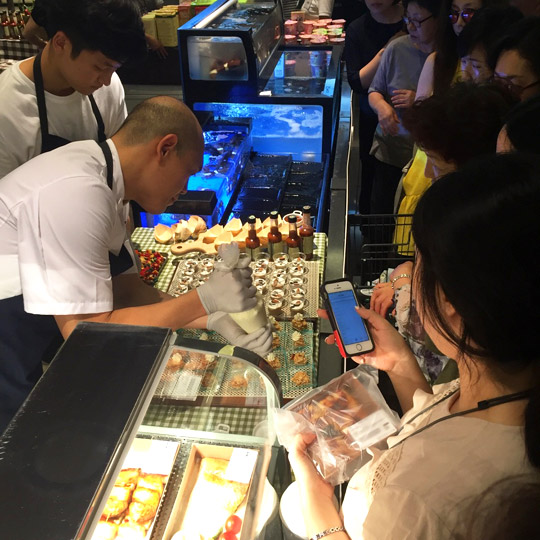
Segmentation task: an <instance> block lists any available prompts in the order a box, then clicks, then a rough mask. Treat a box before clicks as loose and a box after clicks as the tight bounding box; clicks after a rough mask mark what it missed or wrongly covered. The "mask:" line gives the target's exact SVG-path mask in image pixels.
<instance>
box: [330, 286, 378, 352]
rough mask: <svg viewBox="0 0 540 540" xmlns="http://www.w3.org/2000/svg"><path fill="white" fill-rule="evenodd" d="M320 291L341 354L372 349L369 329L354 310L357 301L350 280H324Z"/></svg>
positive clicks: (357, 304)
mask: <svg viewBox="0 0 540 540" xmlns="http://www.w3.org/2000/svg"><path fill="white" fill-rule="evenodd" d="M321 292H322V295H323V298H324V303H325V307H326V310H327V311H328V316H329V319H330V323H331V325H332V328H333V329H334V336H335V338H336V343H337V346H338V348H339V351H340V353H341V355H342V356H343V357H344V358H348V357H350V356H354V355H357V354H363V353H366V352H370V351H372V350H373V348H374V346H373V340H372V339H371V336H370V334H369V330H368V328H367V326H366V323H365V321H364V319H362V317H360V315H358V313H357V312H356V310H355V307H356V306H359V302H358V298H357V297H356V293H355V291H354V286H353V284H352V281H350V280H348V279H345V278H342V279H338V280H334V281H326V282H325V283H323V284H322V287H321Z"/></svg>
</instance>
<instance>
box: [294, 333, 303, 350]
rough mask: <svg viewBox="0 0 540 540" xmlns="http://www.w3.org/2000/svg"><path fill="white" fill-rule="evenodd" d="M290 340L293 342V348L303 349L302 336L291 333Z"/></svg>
mask: <svg viewBox="0 0 540 540" xmlns="http://www.w3.org/2000/svg"><path fill="white" fill-rule="evenodd" d="M291 339H292V341H293V345H294V346H295V347H305V345H306V341H305V340H304V336H303V335H302V334H301V333H300V332H293V333H292V336H291Z"/></svg>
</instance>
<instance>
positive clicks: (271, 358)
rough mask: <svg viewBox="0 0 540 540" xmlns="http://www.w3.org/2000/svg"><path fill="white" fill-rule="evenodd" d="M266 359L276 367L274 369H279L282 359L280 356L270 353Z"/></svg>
mask: <svg viewBox="0 0 540 540" xmlns="http://www.w3.org/2000/svg"><path fill="white" fill-rule="evenodd" d="M266 361H267V362H268V363H269V364H270V365H271V366H272V367H273V368H274V369H279V368H280V367H281V360H280V358H279V356H278V355H277V354H275V353H270V354H269V355H268V356H267V357H266Z"/></svg>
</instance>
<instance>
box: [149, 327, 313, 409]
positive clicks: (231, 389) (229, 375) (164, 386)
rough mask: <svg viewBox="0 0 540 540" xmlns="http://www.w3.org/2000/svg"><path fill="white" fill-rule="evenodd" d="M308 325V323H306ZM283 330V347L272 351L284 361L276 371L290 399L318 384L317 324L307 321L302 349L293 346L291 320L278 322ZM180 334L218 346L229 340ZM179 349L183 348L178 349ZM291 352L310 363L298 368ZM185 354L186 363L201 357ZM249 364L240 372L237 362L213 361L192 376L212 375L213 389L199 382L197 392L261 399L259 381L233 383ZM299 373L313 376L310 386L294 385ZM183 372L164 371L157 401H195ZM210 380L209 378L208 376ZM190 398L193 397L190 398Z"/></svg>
mask: <svg viewBox="0 0 540 540" xmlns="http://www.w3.org/2000/svg"><path fill="white" fill-rule="evenodd" d="M306 322H307V321H306ZM279 326H280V330H275V328H274V329H273V330H274V332H276V333H277V334H278V336H279V340H280V345H279V346H278V347H276V348H275V349H274V350H273V352H274V353H275V354H278V355H279V356H280V359H281V360H282V363H281V367H280V368H278V369H276V370H275V371H276V373H277V375H278V377H279V379H280V381H281V385H282V390H283V397H284V398H286V399H291V398H295V397H299V396H302V395H303V394H305V393H306V392H307V391H308V390H310V389H311V388H314V387H315V386H316V385H317V384H316V383H317V351H316V350H315V349H316V346H315V339H314V338H315V334H314V325H313V323H311V322H307V328H306V329H305V330H303V331H301V332H300V333H301V334H302V335H303V336H304V341H305V345H304V346H302V347H294V346H293V343H292V338H291V336H292V334H293V332H295V331H296V330H294V328H293V326H292V323H291V322H289V321H279ZM178 334H179V335H180V336H182V337H185V338H193V339H201V338H205V339H208V341H213V342H216V343H223V344H226V343H227V341H226V340H225V338H224V337H223V336H221V335H220V334H218V333H217V332H211V331H204V330H195V329H183V330H178ZM178 349H180V348H179V347H178ZM292 352H304V353H305V355H306V359H307V363H306V364H305V365H296V364H294V362H292V360H291V359H290V355H291V354H292ZM184 353H185V354H186V355H187V357H186V360H187V361H189V358H190V357H191V356H192V355H200V354H201V353H196V352H193V351H184V352H183V353H182V354H184ZM246 368H247V365H246V366H244V367H243V368H241V369H239V368H238V367H236V364H235V362H231V361H227V360H224V359H222V360H221V361H219V362H214V366H209V367H208V368H207V369H204V370H199V371H198V372H197V371H193V372H192V373H193V375H195V376H197V377H200V378H202V379H204V377H205V375H206V374H207V373H211V374H212V376H213V380H212V384H211V386H206V387H205V386H202V385H199V384H198V382H199V381H200V380H202V379H199V380H198V381H195V382H194V383H193V384H197V390H196V393H197V395H199V396H227V397H239V396H246V395H249V396H254V397H257V396H258V397H262V396H264V393H263V391H262V389H261V390H259V388H258V382H257V384H255V385H252V384H251V383H250V380H249V378H248V379H246V383H245V385H244V386H234V385H233V384H234V383H233V380H238V379H239V377H241V376H243V374H244V372H245V369H246ZM299 371H305V372H306V373H307V374H308V375H309V377H310V383H309V384H303V385H300V386H297V385H295V384H294V383H293V382H292V377H293V376H294V375H295V374H296V373H298V372H299ZM183 372H184V373H185V370H183V371H171V370H169V369H167V368H166V369H165V372H164V373H163V375H162V377H161V380H160V382H159V384H158V387H157V389H156V392H155V397H156V398H163V399H173V400H174V399H177V400H184V399H194V398H195V397H196V396H195V395H194V394H195V391H194V390H193V388H191V389H190V390H189V391H186V381H189V377H186V376H185V375H182V373H183ZM208 377H209V376H208ZM190 396H193V397H191V398H190Z"/></svg>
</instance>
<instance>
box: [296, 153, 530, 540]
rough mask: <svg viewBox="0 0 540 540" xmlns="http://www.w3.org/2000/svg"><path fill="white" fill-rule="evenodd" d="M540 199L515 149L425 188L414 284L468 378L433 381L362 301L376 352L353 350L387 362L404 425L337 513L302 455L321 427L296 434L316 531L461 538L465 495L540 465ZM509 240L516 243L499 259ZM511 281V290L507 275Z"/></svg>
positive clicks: (305, 508)
mask: <svg viewBox="0 0 540 540" xmlns="http://www.w3.org/2000/svg"><path fill="white" fill-rule="evenodd" d="M463 193H467V197H463ZM539 205H540V160H539V158H538V157H531V156H527V155H520V154H506V155H498V156H490V157H489V158H484V159H482V160H480V161H475V162H471V163H469V164H467V165H466V166H465V167H464V168H463V169H462V170H460V171H458V172H454V173H451V174H449V175H447V176H445V177H443V178H441V179H440V180H439V181H438V182H437V183H435V184H434V185H433V186H432V187H430V188H429V190H428V191H427V192H426V194H425V195H424V196H423V198H422V199H421V201H420V203H419V204H418V207H417V209H416V212H415V215H414V220H413V233H414V236H415V239H416V246H417V254H418V255H417V264H416V267H415V272H414V277H413V291H414V295H415V296H416V298H418V299H419V300H421V302H420V303H419V306H418V307H419V310H418V311H419V315H420V318H421V320H422V323H423V325H424V327H425V328H426V331H427V333H428V334H429V336H430V337H431V339H432V340H433V342H434V344H435V345H436V346H437V348H438V349H439V350H440V351H441V352H443V353H444V354H446V355H448V356H450V357H452V358H455V359H456V361H457V365H458V369H459V374H460V377H459V379H458V380H456V381H453V382H452V383H448V384H445V385H439V386H436V387H434V388H433V393H432V390H431V389H430V388H429V385H428V384H427V382H426V380H425V378H424V376H423V375H422V373H421V371H420V369H419V368H418V364H417V363H416V361H415V359H414V356H413V355H412V353H411V351H410V350H409V348H408V347H407V345H406V344H405V342H404V341H403V339H402V338H401V337H400V336H399V334H398V333H397V332H396V331H395V329H394V328H393V327H392V326H391V325H390V324H389V323H388V322H387V321H385V320H384V319H383V318H382V317H380V316H379V315H378V314H376V313H375V312H372V311H369V310H366V309H363V308H361V309H360V310H359V315H360V316H361V317H363V318H364V319H365V320H366V321H367V323H368V325H369V326H370V329H371V334H372V338H373V340H374V342H375V350H374V351H373V352H372V353H368V354H365V355H362V356H359V357H356V360H357V361H358V362H359V363H365V364H369V365H372V366H375V367H377V368H379V369H382V370H384V371H386V372H387V373H388V374H389V376H390V378H391V380H392V383H393V385H394V388H395V390H396V393H397V395H398V398H399V400H400V404H401V406H402V409H403V411H404V412H405V414H404V416H403V419H402V428H401V430H400V431H399V432H398V433H397V434H396V435H395V436H392V437H389V438H388V440H387V444H388V449H387V450H384V451H381V450H376V449H373V452H372V453H373V456H374V457H373V459H372V460H371V462H370V463H368V464H367V465H365V466H364V467H362V468H361V469H360V470H359V471H358V472H357V473H356V474H355V475H354V476H353V477H352V478H351V480H350V482H349V485H348V487H347V492H346V494H345V498H344V501H343V507H342V511H341V513H338V511H337V510H335V507H334V506H333V504H332V495H333V488H332V487H331V486H329V485H328V484H326V483H325V482H324V481H323V480H322V478H321V477H320V476H319V474H318V473H317V471H316V469H315V467H314V465H313V463H312V461H311V460H310V459H309V457H308V456H307V454H306V448H307V446H308V445H309V444H310V443H311V440H312V438H313V435H305V436H298V437H297V439H296V445H295V446H294V448H293V449H292V450H291V453H290V459H291V464H292V466H293V469H294V473H295V476H296V478H297V481H298V484H299V489H300V495H301V506H302V512H303V516H304V521H305V523H306V526H307V531H308V535H309V536H310V537H312V538H318V539H319V538H323V537H326V536H328V537H331V538H332V540H345V539H347V538H352V539H365V540H371V539H373V540H382V539H396V540H397V539H400V540H401V539H403V538H437V540H441V539H445V538H454V537H455V535H456V534H459V533H462V532H463V531H461V529H460V527H462V521H463V520H462V519H461V517H462V510H463V505H464V504H465V505H466V501H467V500H469V498H473V497H474V496H477V495H479V494H480V493H481V492H482V491H483V490H484V489H485V488H487V487H488V486H489V485H491V484H493V483H494V482H496V481H498V480H501V479H502V478H505V477H507V476H510V475H518V474H531V473H532V474H534V475H536V477H540V471H539V468H540V371H539V368H540V356H539V353H538V344H539V343H538V326H539V325H540V315H539V313H538V309H537V306H538V305H539V303H540V288H539V287H538V284H537V283H536V281H537V278H536V276H535V275H534V272H526V271H525V272H524V269H526V268H536V267H538V264H539V263H540V255H539V252H538V250H537V249H536V245H537V244H538V242H539V241H540V222H539V220H538V207H539ZM441 215H444V216H445V219H444V220H442V219H440V216H441ZM523 231H527V234H523ZM501 246H506V248H507V249H508V250H510V251H511V256H510V257H506V258H505V262H504V264H501V260H500V248H501ZM517 283H519V287H513V291H514V292H513V297H512V299H511V301H508V302H506V301H504V298H503V297H502V296H501V293H500V291H501V287H503V286H505V285H510V284H512V285H514V284H517Z"/></svg>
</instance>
